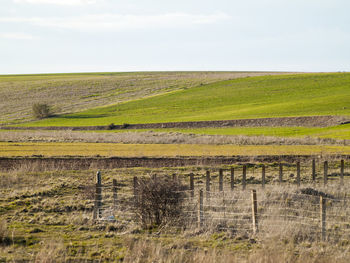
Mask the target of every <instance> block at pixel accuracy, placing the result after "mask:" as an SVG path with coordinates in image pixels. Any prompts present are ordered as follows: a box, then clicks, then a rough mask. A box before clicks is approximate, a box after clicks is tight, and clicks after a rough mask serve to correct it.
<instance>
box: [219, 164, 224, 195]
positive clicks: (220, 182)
mask: <svg viewBox="0 0 350 263" xmlns="http://www.w3.org/2000/svg"><path fill="white" fill-rule="evenodd" d="M223 190H224V174H223V170H222V169H220V170H219V191H220V192H222V191H223Z"/></svg>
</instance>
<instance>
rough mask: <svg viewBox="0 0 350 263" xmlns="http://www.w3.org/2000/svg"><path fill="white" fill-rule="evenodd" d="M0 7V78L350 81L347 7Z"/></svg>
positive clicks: (344, 3) (338, 0)
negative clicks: (331, 74)
mask: <svg viewBox="0 0 350 263" xmlns="http://www.w3.org/2000/svg"><path fill="white" fill-rule="evenodd" d="M0 3H1V6H0V74H8V73H46V72H102V71H149V70H160V71H162V70H238V71H241V70H242V71H247V70H248V71H255V70H259V71H260V70H278V71H350V15H349V13H350V1H349V0H245V1H241V0H240V1H235V0H176V1H170V0H0Z"/></svg>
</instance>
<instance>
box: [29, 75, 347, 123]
mask: <svg viewBox="0 0 350 263" xmlns="http://www.w3.org/2000/svg"><path fill="white" fill-rule="evenodd" d="M349 87H350V74H348V73H330V74H324V73H323V74H300V75H278V76H262V77H261V76H260V77H249V78H239V79H234V80H227V81H219V82H215V83H212V84H207V85H200V86H196V87H192V88H189V89H181V90H177V91H174V92H171V93H166V94H162V95H159V96H153V97H149V98H144V99H138V100H134V101H129V102H125V103H119V104H115V105H112V106H108V107H99V108H94V109H89V110H86V111H82V112H79V113H74V114H65V115H61V116H57V117H55V118H49V119H45V120H42V121H37V122H32V123H28V124H26V125H30V126H32V125H34V126H50V125H54V126H80V125H87V126H89V125H107V124H110V123H115V124H122V123H155V122H170V121H200V120H225V119H239V118H263V117H282V116H308V115H350V107H349V105H348V104H349V101H350V89H349Z"/></svg>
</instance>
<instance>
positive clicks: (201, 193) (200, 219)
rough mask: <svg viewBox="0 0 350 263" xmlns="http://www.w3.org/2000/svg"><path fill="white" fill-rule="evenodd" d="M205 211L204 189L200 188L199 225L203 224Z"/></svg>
mask: <svg viewBox="0 0 350 263" xmlns="http://www.w3.org/2000/svg"><path fill="white" fill-rule="evenodd" d="M203 219H204V212H203V189H200V190H199V197H198V227H199V228H201V227H202V226H203Z"/></svg>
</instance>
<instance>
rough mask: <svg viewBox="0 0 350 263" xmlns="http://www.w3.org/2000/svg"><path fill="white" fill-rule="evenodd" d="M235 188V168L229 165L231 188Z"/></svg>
mask: <svg viewBox="0 0 350 263" xmlns="http://www.w3.org/2000/svg"><path fill="white" fill-rule="evenodd" d="M233 188H235V168H233V167H231V190H233Z"/></svg>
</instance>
